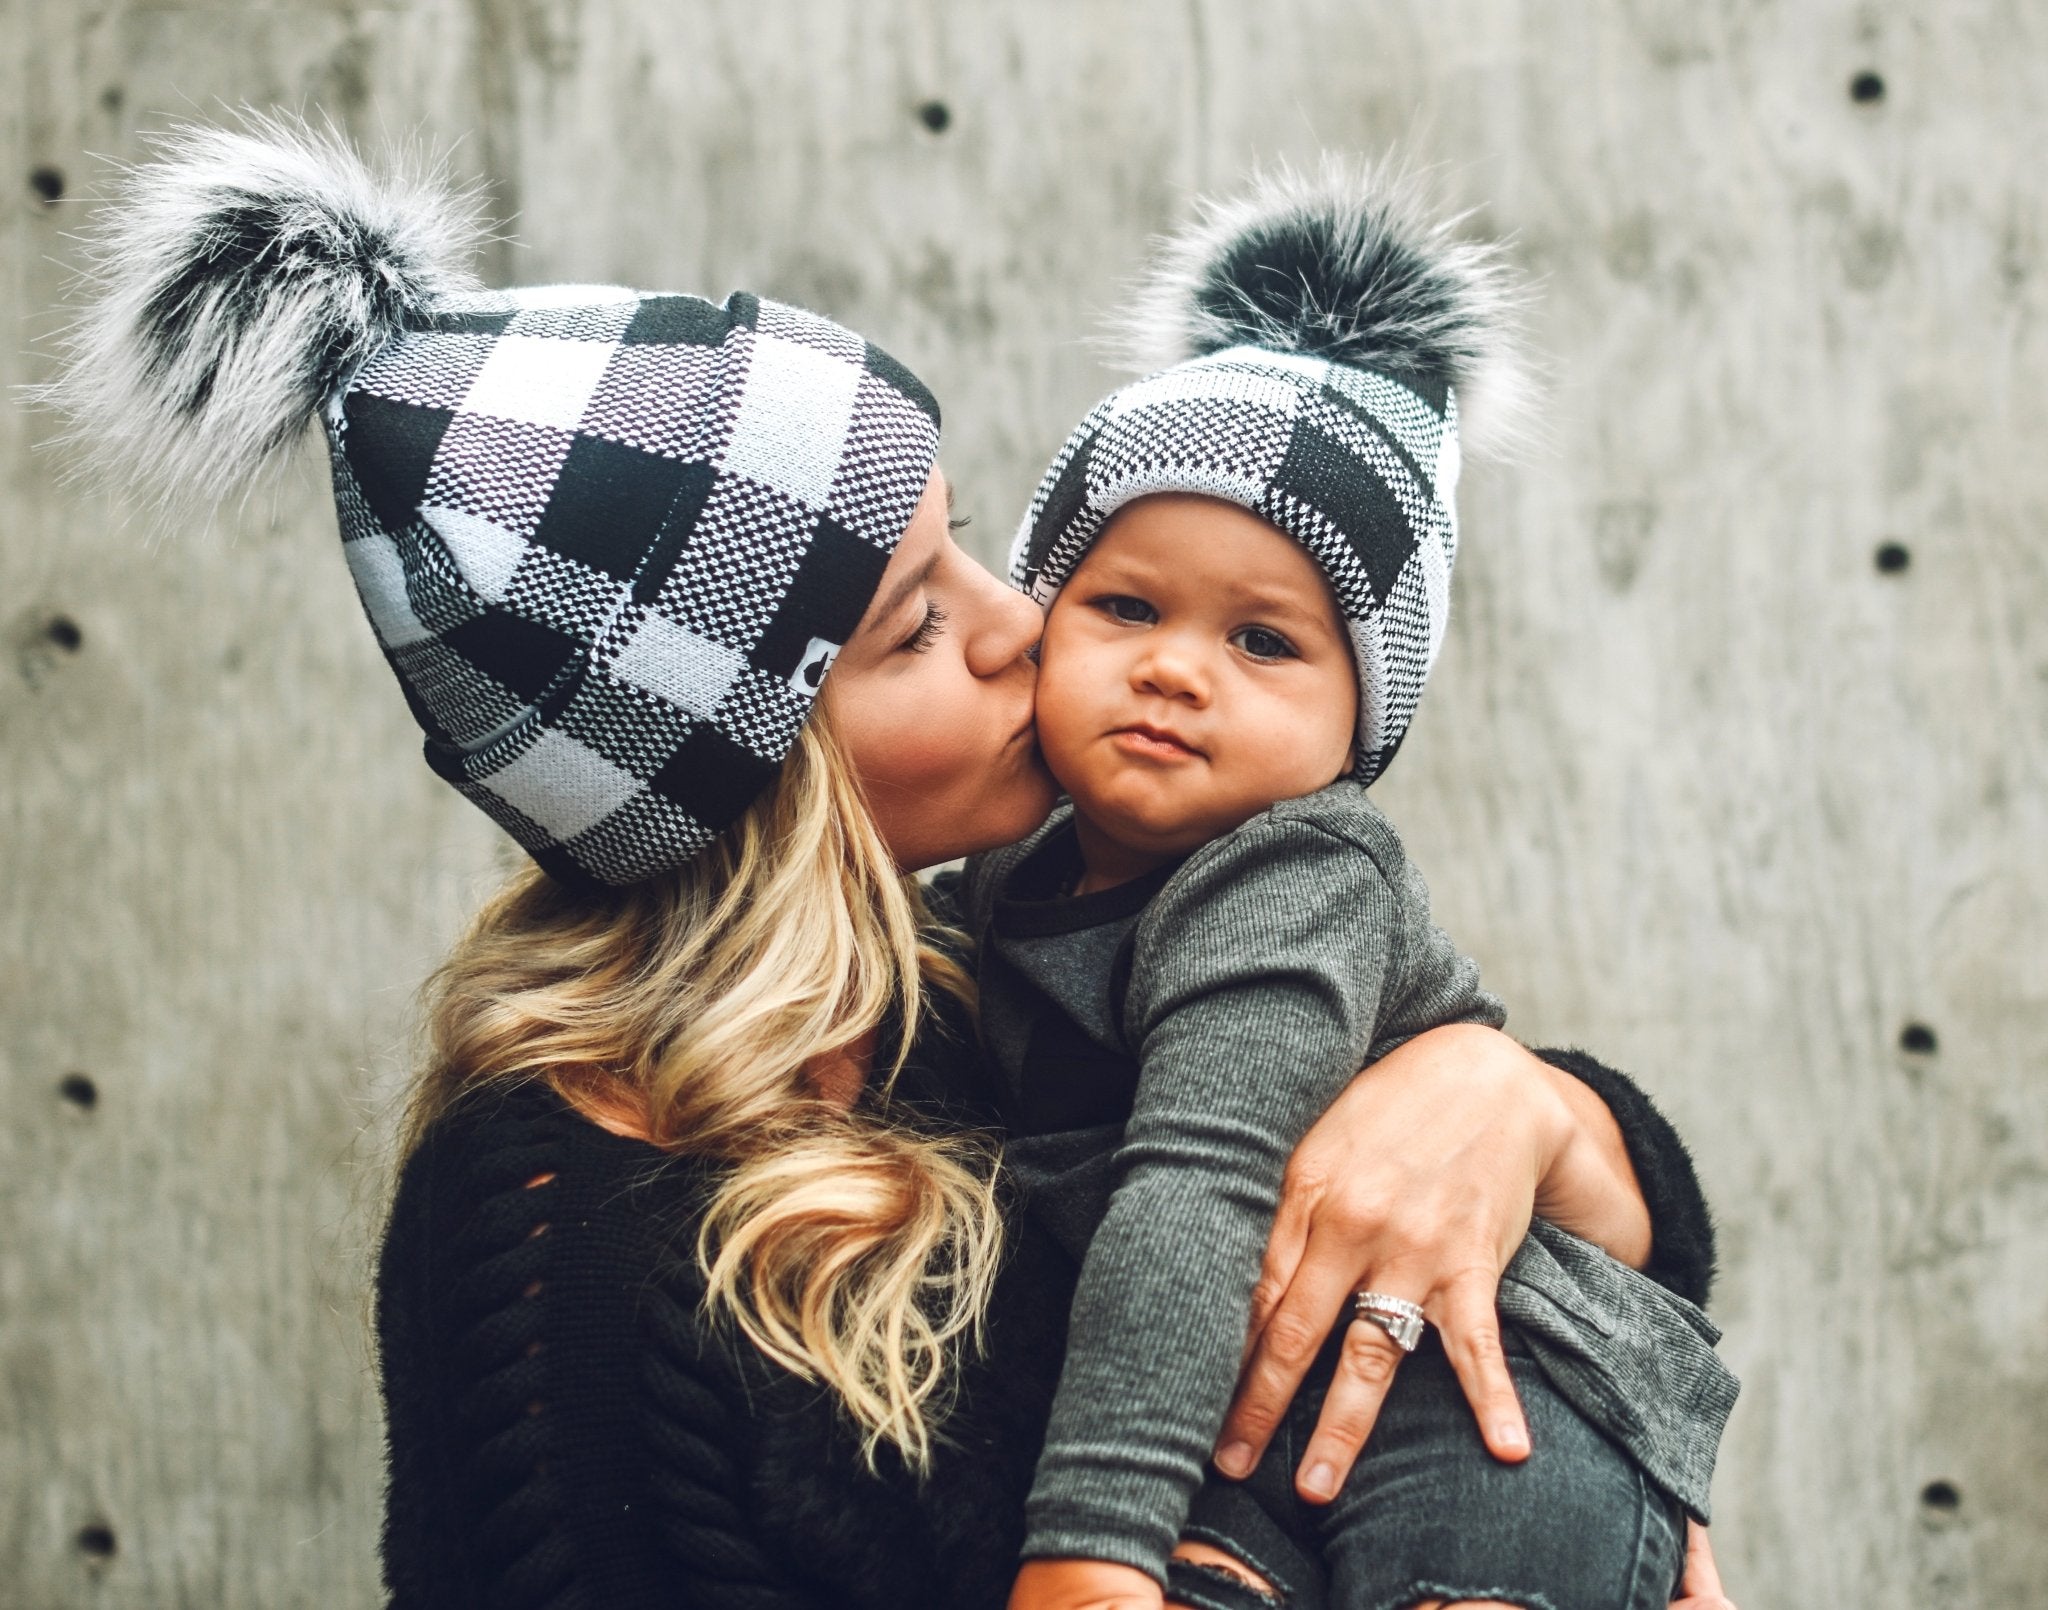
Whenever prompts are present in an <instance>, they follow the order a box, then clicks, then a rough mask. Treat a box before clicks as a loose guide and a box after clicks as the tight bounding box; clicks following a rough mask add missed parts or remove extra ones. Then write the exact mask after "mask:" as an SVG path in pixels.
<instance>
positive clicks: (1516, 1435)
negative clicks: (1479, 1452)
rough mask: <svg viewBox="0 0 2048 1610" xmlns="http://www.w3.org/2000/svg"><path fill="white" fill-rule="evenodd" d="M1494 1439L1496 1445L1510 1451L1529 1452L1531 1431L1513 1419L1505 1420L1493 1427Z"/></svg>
mask: <svg viewBox="0 0 2048 1610" xmlns="http://www.w3.org/2000/svg"><path fill="white" fill-rule="evenodd" d="M1493 1440H1494V1444H1495V1446H1496V1447H1499V1448H1501V1449H1503V1450H1505V1451H1506V1452H1508V1453H1527V1452H1528V1451H1529V1433H1528V1432H1527V1431H1525V1430H1523V1429H1522V1427H1521V1426H1520V1425H1518V1424H1517V1423H1516V1422H1515V1421H1513V1420H1503V1421H1501V1423H1500V1424H1499V1425H1497V1426H1495V1427H1494V1428H1493Z"/></svg>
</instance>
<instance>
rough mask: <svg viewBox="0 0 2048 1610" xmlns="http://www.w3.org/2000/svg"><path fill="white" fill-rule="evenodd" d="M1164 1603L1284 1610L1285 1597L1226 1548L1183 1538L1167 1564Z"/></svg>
mask: <svg viewBox="0 0 2048 1610" xmlns="http://www.w3.org/2000/svg"><path fill="white" fill-rule="evenodd" d="M1166 1602H1167V1603H1168V1604H1170V1605H1175V1604H1178V1605H1187V1606H1189V1607H1191V1610H1254V1607H1257V1610H1284V1607H1285V1606H1286V1603H1287V1596H1286V1594H1285V1593H1284V1592H1283V1591H1282V1590H1281V1589H1279V1588H1277V1587H1275V1586H1274V1585H1273V1584H1272V1583H1271V1582H1269V1581H1268V1580H1267V1579H1266V1578H1265V1577H1264V1576H1263V1575H1261V1574H1260V1573H1259V1572H1258V1571H1255V1570H1254V1569H1253V1568H1252V1567H1251V1566H1249V1565H1247V1564H1246V1563H1245V1562H1244V1561H1243V1560H1241V1559H1239V1558H1238V1557H1237V1556H1236V1555H1234V1554H1232V1553H1230V1552H1229V1551H1228V1550H1227V1549H1220V1548H1217V1547H1216V1546H1215V1545H1214V1544H1212V1543H1203V1542H1199V1541H1196V1540H1195V1539H1192V1538H1183V1539H1182V1540H1181V1542H1180V1545H1179V1546H1178V1547H1177V1548H1175V1549H1174V1551H1173V1558H1172V1560H1171V1561H1169V1562H1168V1566H1167V1581H1166Z"/></svg>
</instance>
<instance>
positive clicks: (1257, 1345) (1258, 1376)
mask: <svg viewBox="0 0 2048 1610" xmlns="http://www.w3.org/2000/svg"><path fill="white" fill-rule="evenodd" d="M1312 1250H1313V1249H1312V1248H1306V1247H1305V1248H1304V1252H1303V1255H1302V1256H1300V1257H1299V1258H1297V1260H1296V1262H1295V1268H1294V1271H1293V1275H1292V1278H1291V1279H1290V1280H1289V1281H1288V1284H1287V1288H1286V1291H1285V1293H1284V1294H1283V1295H1282V1296H1281V1297H1280V1298H1279V1299H1278V1301H1277V1302H1275V1303H1273V1304H1272V1305H1271V1312H1270V1313H1268V1314H1267V1316H1266V1322H1265V1324H1264V1325H1262V1326H1260V1327H1259V1331H1258V1335H1257V1337H1256V1338H1255V1340H1254V1341H1253V1343H1252V1348H1251V1356H1250V1358H1249V1359H1248V1360H1247V1361H1246V1363H1245V1367H1244V1370H1243V1373H1242V1374H1241V1375H1240V1376H1239V1378H1238V1383H1237V1396H1236V1397H1235V1398H1234V1399H1232V1400H1231V1405H1230V1412H1229V1413H1228V1414H1227V1415H1225V1416H1224V1420H1223V1430H1222V1431H1221V1433H1220V1434H1219V1435H1218V1436H1217V1438H1216V1468H1217V1469H1218V1470H1220V1471H1222V1472H1223V1474H1224V1475H1226V1476H1234V1477H1235V1476H1248V1475H1250V1474H1251V1471H1252V1467H1253V1466H1254V1465H1256V1464H1257V1463H1258V1462H1259V1456H1260V1455H1261V1454H1263V1453H1264V1452H1265V1451H1266V1444H1267V1443H1268V1442H1270V1441H1272V1438H1273V1432H1274V1430H1275V1429H1276V1428H1277V1427H1278V1426H1279V1424H1280V1417H1281V1416H1282V1415H1283V1414H1285V1413H1286V1412H1287V1405H1288V1404H1290V1403H1292V1402H1293V1401H1294V1394H1295V1391H1296V1389H1297V1388H1299V1387H1300V1385H1301V1380H1302V1377H1303V1376H1304V1375H1306V1374H1307V1373H1308V1367H1309V1365H1311V1364H1313V1363H1314V1362H1315V1357H1316V1354H1317V1353H1318V1352H1320V1351H1321V1350H1322V1345H1323V1339H1324V1338H1325V1337H1326V1336H1328V1335H1329V1334H1330V1331H1331V1329H1332V1328H1333V1327H1334V1326H1335V1325H1336V1324H1337V1321H1338V1319H1339V1317H1340V1316H1341V1315H1342V1314H1343V1313H1344V1310H1345V1307H1346V1305H1347V1304H1348V1303H1349V1302H1350V1301H1351V1294H1352V1292H1353V1291H1354V1290H1355V1289H1356V1287H1355V1285H1354V1284H1353V1280H1352V1276H1351V1274H1350V1273H1348V1272H1347V1271H1348V1270H1350V1269H1351V1268H1352V1267H1353V1265H1352V1264H1351V1262H1350V1260H1349V1258H1348V1257H1344V1258H1338V1257H1314V1256H1309V1255H1307V1254H1308V1253H1309V1252H1310V1251H1312ZM1345 1468H1346V1469H1349V1468H1350V1467H1349V1462H1348V1461H1347V1462H1346V1466H1345Z"/></svg>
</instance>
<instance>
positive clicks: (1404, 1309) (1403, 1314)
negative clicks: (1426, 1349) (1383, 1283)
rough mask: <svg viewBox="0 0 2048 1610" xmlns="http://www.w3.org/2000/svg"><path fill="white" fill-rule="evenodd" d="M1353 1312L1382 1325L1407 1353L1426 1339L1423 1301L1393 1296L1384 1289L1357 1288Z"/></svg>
mask: <svg viewBox="0 0 2048 1610" xmlns="http://www.w3.org/2000/svg"><path fill="white" fill-rule="evenodd" d="M1351 1314H1352V1317H1353V1318H1354V1319H1363V1320H1367V1321H1369V1322H1370V1323H1372V1324H1374V1325H1377V1326H1379V1328H1380V1329H1381V1330H1383V1331H1385V1332H1386V1333H1387V1334H1388V1335H1389V1336H1391V1337H1392V1338H1393V1339H1394V1345H1395V1346H1396V1347H1398V1348H1400V1350H1401V1351H1402V1352H1404V1353H1412V1352H1414V1351H1415V1347H1416V1344H1417V1343H1418V1342H1420V1341H1421V1340H1422V1326H1423V1318H1422V1305H1421V1304H1420V1303H1411V1302H1410V1301H1409V1300H1408V1299H1407V1298H1406V1297H1389V1296H1388V1295H1387V1294H1386V1293H1385V1292H1383V1291H1361V1292H1356V1293H1354V1294H1353V1295H1352V1298H1351Z"/></svg>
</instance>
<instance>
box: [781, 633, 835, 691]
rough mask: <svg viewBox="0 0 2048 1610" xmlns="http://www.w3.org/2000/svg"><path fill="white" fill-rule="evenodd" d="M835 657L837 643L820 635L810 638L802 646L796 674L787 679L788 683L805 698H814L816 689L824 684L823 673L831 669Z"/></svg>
mask: <svg viewBox="0 0 2048 1610" xmlns="http://www.w3.org/2000/svg"><path fill="white" fill-rule="evenodd" d="M837 658H839V645H838V644H837V643H828V642H826V641H825V640H824V639H823V638H822V637H814V638H812V639H811V640H810V642H809V643H808V644H807V645H806V646H805V648H804V657H803V658H802V659H801V660H799V661H797V665H796V675H794V676H792V677H791V678H790V679H789V685H790V686H791V687H793V688H795V689H796V691H797V692H799V693H801V694H802V695H803V696H804V697H805V698H806V699H809V698H815V697H816V696H817V692H818V689H819V688H820V687H822V686H823V685H824V681H825V673H826V672H827V671H829V670H831V669H832V662H833V661H834V660H836V659H837Z"/></svg>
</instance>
